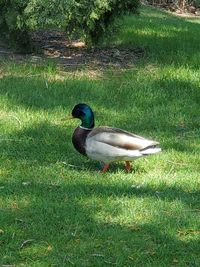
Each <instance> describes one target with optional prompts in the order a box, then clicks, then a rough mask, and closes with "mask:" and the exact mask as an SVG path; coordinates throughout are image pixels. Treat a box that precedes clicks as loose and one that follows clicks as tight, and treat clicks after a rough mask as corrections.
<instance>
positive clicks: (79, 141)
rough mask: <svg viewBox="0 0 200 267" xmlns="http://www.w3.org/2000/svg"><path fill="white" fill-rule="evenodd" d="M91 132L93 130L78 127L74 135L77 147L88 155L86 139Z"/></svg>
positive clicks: (73, 140) (73, 138)
mask: <svg viewBox="0 0 200 267" xmlns="http://www.w3.org/2000/svg"><path fill="white" fill-rule="evenodd" d="M90 132H91V130H85V129H82V128H80V127H77V128H76V129H75V131H74V133H73V136H72V143H73V145H74V147H75V149H76V150H77V151H78V152H79V153H81V154H82V155H84V156H87V155H86V151H85V140H86V138H87V136H88V134H89V133H90Z"/></svg>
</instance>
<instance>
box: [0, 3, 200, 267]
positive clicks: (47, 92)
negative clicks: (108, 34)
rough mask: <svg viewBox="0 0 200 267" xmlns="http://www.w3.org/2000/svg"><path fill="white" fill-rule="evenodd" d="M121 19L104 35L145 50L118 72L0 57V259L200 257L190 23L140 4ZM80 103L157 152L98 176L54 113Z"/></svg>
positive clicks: (115, 262) (93, 261) (135, 261)
mask: <svg viewBox="0 0 200 267" xmlns="http://www.w3.org/2000/svg"><path fill="white" fill-rule="evenodd" d="M123 23H124V24H123V25H124V26H123V28H122V30H121V32H120V34H119V36H118V37H117V36H116V37H113V39H112V40H109V42H110V43H109V42H108V43H107V45H109V44H110V45H113V44H115V45H124V46H127V45H128V46H133V47H135V46H139V47H140V46H142V47H144V48H145V51H146V53H145V57H144V58H143V59H141V60H140V62H138V63H137V64H136V65H135V66H134V67H133V68H132V69H129V70H122V71H121V72H120V71H119V70H118V71H116V70H114V69H108V70H104V71H101V70H95V71H92V70H91V69H89V70H88V69H87V68H86V69H83V70H79V71H69V72H63V71H62V70H61V69H60V68H59V67H58V66H56V65H54V64H52V63H51V62H47V64H43V65H41V66H37V65H33V64H30V63H28V62H27V63H21V64H19V63H17V62H15V63H14V62H7V61H1V63H0V64H1V65H0V67H1V71H0V93H1V97H0V127H1V128H0V129H1V131H0V152H1V153H0V160H1V162H0V164H1V165H0V246H1V249H0V264H2V265H13V266H16V267H20V266H28V267H29V266H34V267H35V266H39V267H41V266H45V267H46V266H91V267H93V266H99V267H101V266H138V267H140V266H161V267H162V266H169V267H171V266H199V265H200V258H199V245H200V238H199V237H200V232H199V231H200V213H199V211H200V204H199V194H200V179H199V173H200V158H199V153H200V141H199V136H200V130H199V129H200V116H199V114H200V106H199V103H200V72H199V43H200V32H199V30H197V25H196V24H195V23H191V22H190V21H189V20H186V19H180V18H175V17H172V16H171V15H168V14H167V13H164V12H160V11H157V10H155V9H150V8H143V9H142V12H141V15H140V16H137V17H134V16H129V17H126V18H125V19H124V21H123ZM198 27H199V26H198ZM79 102H86V103H88V104H90V105H91V106H92V108H93V109H94V111H95V118H96V125H110V126H116V127H120V128H124V129H127V130H130V131H132V132H135V133H136V134H141V135H144V136H146V137H150V138H153V139H156V140H158V141H160V143H161V147H162V149H163V152H162V153H161V154H159V155H155V156H152V157H148V158H145V159H140V160H137V161H135V163H134V164H133V166H134V167H133V172H132V173H130V174H127V173H125V171H124V166H123V163H117V164H113V165H112V166H111V169H110V171H109V172H108V173H107V174H105V175H101V174H100V173H99V172H97V170H100V167H99V165H98V163H96V162H92V161H90V160H88V159H86V158H84V157H82V156H81V155H79V154H78V153H77V152H76V151H75V150H74V149H73V147H72V144H71V135H72V133H73V130H74V128H75V127H76V126H77V125H78V123H79V122H78V121H71V120H70V121H68V122H65V123H64V122H62V121H61V118H63V117H65V116H67V115H68V114H70V112H71V109H72V108H73V106H74V105H75V104H76V103H79Z"/></svg>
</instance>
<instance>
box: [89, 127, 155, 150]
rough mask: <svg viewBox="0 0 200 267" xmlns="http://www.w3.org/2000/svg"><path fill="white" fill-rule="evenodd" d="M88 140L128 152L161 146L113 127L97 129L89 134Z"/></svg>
mask: <svg viewBox="0 0 200 267" xmlns="http://www.w3.org/2000/svg"><path fill="white" fill-rule="evenodd" d="M87 139H88V141H93V142H98V143H100V144H101V143H102V145H103V144H107V145H110V146H113V147H116V148H121V149H126V150H143V149H146V148H148V147H152V146H156V145H158V144H159V143H158V142H156V141H153V140H149V139H146V138H143V137H141V136H139V135H135V134H132V133H129V132H127V131H124V130H121V129H118V128H113V127H97V128H95V129H94V130H92V131H91V132H90V133H89V135H88V137H87Z"/></svg>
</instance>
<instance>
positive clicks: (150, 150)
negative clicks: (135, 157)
mask: <svg viewBox="0 0 200 267" xmlns="http://www.w3.org/2000/svg"><path fill="white" fill-rule="evenodd" d="M140 152H141V153H142V155H150V154H156V153H159V152H161V148H160V147H149V148H147V149H144V150H142V151H140Z"/></svg>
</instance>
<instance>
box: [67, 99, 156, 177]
mask: <svg viewBox="0 0 200 267" xmlns="http://www.w3.org/2000/svg"><path fill="white" fill-rule="evenodd" d="M70 118H71V119H75V118H76V119H80V120H81V124H80V125H79V126H78V127H77V128H76V129H75V130H74V132H73V135H72V143H73V146H74V148H75V149H76V150H77V151H78V152H79V153H80V154H82V155H83V156H86V157H88V158H89V159H92V160H96V161H99V162H100V163H103V168H102V173H105V172H107V171H108V169H109V167H110V164H111V163H112V162H116V161H124V162H125V169H126V171H127V172H130V171H131V162H132V161H134V160H135V159H138V158H141V157H143V156H147V155H151V154H155V153H158V152H160V151H161V148H160V147H159V146H158V145H159V142H157V141H153V140H150V139H146V138H144V137H142V136H139V135H136V134H133V133H130V132H128V131H126V130H122V129H119V128H115V127H108V126H99V127H95V121H94V113H93V110H92V109H91V107H90V106H89V105H87V104H85V103H79V104H77V105H75V106H74V108H73V109H72V113H71V116H70Z"/></svg>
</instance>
